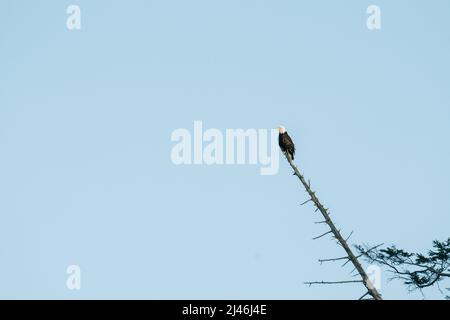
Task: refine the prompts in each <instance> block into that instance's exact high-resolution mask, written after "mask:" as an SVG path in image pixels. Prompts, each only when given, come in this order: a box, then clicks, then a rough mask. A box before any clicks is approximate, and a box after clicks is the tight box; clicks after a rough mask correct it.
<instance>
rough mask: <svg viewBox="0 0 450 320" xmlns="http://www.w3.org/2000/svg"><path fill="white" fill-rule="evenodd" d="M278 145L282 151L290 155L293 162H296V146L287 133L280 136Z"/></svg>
mask: <svg viewBox="0 0 450 320" xmlns="http://www.w3.org/2000/svg"><path fill="white" fill-rule="evenodd" d="M278 144H279V145H280V148H281V151H283V152H287V153H289V155H290V156H291V158H292V160H294V155H295V145H294V142H292V139H291V137H289V135H288V134H287V132H284V133H280V134H279V135H278Z"/></svg>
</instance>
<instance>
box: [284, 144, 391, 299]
mask: <svg viewBox="0 0 450 320" xmlns="http://www.w3.org/2000/svg"><path fill="white" fill-rule="evenodd" d="M285 156H286V158H287V160H288V162H289V164H290V165H291V167H292V169H293V170H294V175H296V176H297V177H298V178H299V179H300V181H301V182H302V184H303V186H304V187H305V189H306V192H307V193H308V195H309V196H310V199H309V200H308V201H312V202H313V203H314V205H315V206H316V208H317V210H318V211H320V213H321V214H322V216H323V218H324V221H323V223H326V224H327V225H328V227H329V228H330V231H328V232H326V233H324V234H322V235H320V236H319V237H316V238H317V239H318V238H320V237H322V236H325V235H327V234H329V233H333V236H334V238H335V239H336V240H337V241H338V242H339V244H340V245H341V246H342V248H343V249H344V250H345V253H346V254H347V257H346V259H348V261H350V262H351V263H352V264H353V266H354V267H355V270H356V271H357V272H358V273H359V275H360V276H361V279H362V283H363V284H364V286H365V287H366V289H367V293H368V294H370V295H371V296H372V297H373V299H375V300H383V299H382V297H381V295H380V293H379V292H378V291H377V289H376V288H375V287H374V286H373V284H372V283H371V281H370V280H369V277H368V276H367V273H366V271H365V270H364V268H363V267H362V266H361V264H360V263H359V261H358V258H357V257H356V256H355V255H354V253H353V252H352V250H351V249H350V247H349V245H348V244H347V241H346V240H345V239H344V238H343V237H342V235H341V233H340V232H339V230H338V229H337V228H336V226H335V225H334V223H333V221H332V220H331V218H330V215H329V213H328V209H326V208H325V207H324V206H323V205H322V204H321V203H320V201H319V199H318V198H317V196H316V194H315V192H314V191H312V190H311V186H310V183H309V181H308V182H306V180H305V178H304V177H303V175H302V174H301V173H300V171H299V170H298V168H297V166H296V165H295V164H294V163H293V161H292V158H291V156H290V155H289V154H288V153H285ZM338 259H343V258H338ZM329 260H336V259H329ZM349 282H361V281H339V282H335V283H349ZM314 283H319V282H308V284H314ZM320 283H321V284H331V282H323V281H322V282H320Z"/></svg>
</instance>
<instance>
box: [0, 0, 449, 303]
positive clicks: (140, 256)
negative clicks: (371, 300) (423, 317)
mask: <svg viewBox="0 0 450 320" xmlns="http://www.w3.org/2000/svg"><path fill="white" fill-rule="evenodd" d="M70 4H76V5H79V6H80V8H81V30H74V31H69V30H68V29H67V28H66V19H67V16H68V15H67V14H66V8H67V6H69V5H70ZM370 4H376V5H379V6H380V8H381V19H382V28H381V30H378V31H370V30H368V29H367V27H366V19H367V16H368V15H367V14H366V8H367V6H368V5H370ZM449 12H450V4H449V2H448V1H434V2H433V4H432V5H431V4H430V3H429V2H427V1H406V0H405V1H395V2H393V1H356V0H354V1H345V2H344V1H310V2H306V1H237V0H232V1H206V0H205V1H196V0H195V1H137V0H133V1H105V0H101V1H100V0H98V1H81V0H80V1H50V0H45V1H39V2H37V1H12V0H7V1H2V3H1V4H0V61H1V63H0V147H1V149H0V150H1V157H0V218H1V223H0V261H1V263H0V297H1V298H27V299H28V298H42V299H47V298H58V299H79V298H88V299H91V298H106V299H108V298H125V299H132V298H138V299H147V298H148V299H182V298H183V299H197V298H202V299H205V298H209V299H219V298H224V299H231V298H234V299H241V298H244V299H336V298H342V299H354V298H358V297H359V296H360V295H362V294H363V293H364V290H363V288H362V287H361V286H358V285H346V286H336V287H321V286H319V287H311V288H309V287H307V286H305V285H304V284H303V282H304V281H313V280H346V279H348V278H349V276H348V274H349V272H350V271H351V268H348V269H345V268H340V267H339V265H338V264H335V265H333V264H329V265H322V266H320V265H319V264H318V262H317V259H319V258H329V257H336V256H341V255H342V252H341V251H340V248H339V247H337V246H336V245H335V244H334V242H333V241H330V240H328V239H321V240H318V241H312V240H311V238H312V237H314V236H317V235H319V234H321V233H323V232H324V231H326V229H325V230H324V229H323V227H321V226H318V225H315V224H314V223H313V222H314V221H317V220H318V218H319V217H318V216H317V214H315V213H314V209H313V208H312V207H310V206H302V207H300V206H299V204H300V203H301V202H303V201H304V200H306V195H305V193H304V191H303V190H302V188H301V186H300V184H299V182H298V181H297V180H296V179H295V177H292V175H291V169H290V168H289V166H288V164H287V163H286V162H285V161H283V160H282V159H280V160H281V163H280V170H279V173H278V174H277V175H273V176H261V175H259V169H258V168H257V167H255V166H254V165H253V166H251V165H244V166H232V165H231V166H229V165H224V166H206V165H205V166H175V165H174V164H173V163H172V161H171V159H170V153H171V149H172V147H173V146H174V143H173V142H172V141H171V140H170V135H171V133H172V132H173V130H175V129H177V128H187V129H190V130H192V127H193V123H194V121H195V120H202V121H203V125H204V126H205V128H218V129H220V130H225V129H227V128H268V129H270V128H275V127H276V126H277V125H278V124H280V123H281V124H283V125H284V126H285V127H286V128H287V130H288V132H289V133H290V135H291V136H292V138H293V139H294V140H295V142H296V144H297V153H298V156H297V159H296V160H297V164H298V165H299V167H300V168H301V169H302V171H303V172H304V173H305V175H306V177H307V178H309V179H311V182H312V185H313V187H314V189H315V190H316V191H317V193H318V195H319V197H320V199H321V200H322V201H323V202H324V204H325V205H326V206H327V207H329V208H330V210H331V212H332V216H333V218H334V219H335V222H336V223H337V224H338V225H339V226H340V227H342V229H343V231H344V233H345V232H347V233H349V232H350V231H352V230H354V234H353V236H352V238H351V239H352V240H353V243H361V242H367V243H371V244H377V243H380V242H384V243H386V244H392V243H395V244H397V245H398V246H399V247H403V248H405V249H408V250H417V251H422V250H426V249H427V248H429V247H430V245H431V241H432V240H433V239H441V240H443V239H446V238H447V237H448V236H449V226H450V214H449V213H450V203H449V201H448V196H449V192H450V169H449V168H448V163H450V145H449V136H450V126H449V121H450V91H449V90H448V88H450V60H449V57H450V41H449V36H450V33H449V32H450V21H449V20H448V13H449ZM72 264H76V265H79V266H80V267H81V270H82V288H81V290H78V291H71V290H68V289H67V288H66V279H67V274H66V268H67V266H68V265H72ZM382 277H383V283H382V288H381V293H382V294H383V296H384V297H385V298H387V299H400V298H405V299H420V298H422V296H421V295H420V293H417V292H416V293H413V294H409V295H408V294H407V293H406V291H405V289H404V288H403V286H402V285H401V284H399V283H397V282H389V283H388V282H387V277H388V275H387V274H386V273H383V274H382ZM425 295H426V297H427V298H440V297H441V296H440V294H439V293H438V291H437V290H435V289H431V290H428V291H425Z"/></svg>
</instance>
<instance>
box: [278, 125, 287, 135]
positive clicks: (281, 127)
mask: <svg viewBox="0 0 450 320" xmlns="http://www.w3.org/2000/svg"><path fill="white" fill-rule="evenodd" d="M278 132H279V133H280V134H283V133H285V132H286V128H285V127H283V126H278Z"/></svg>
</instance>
